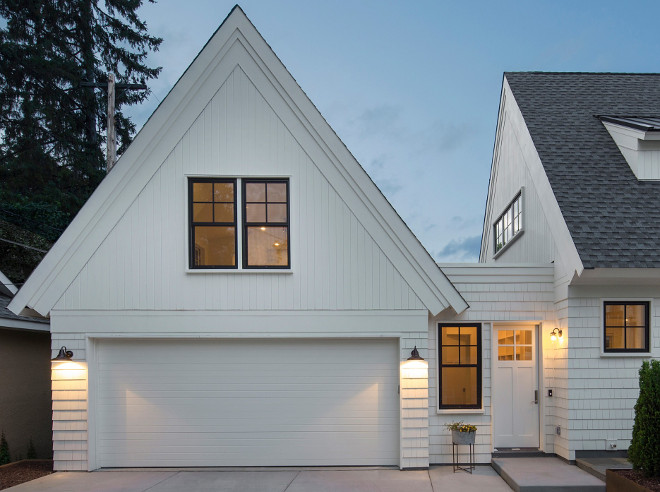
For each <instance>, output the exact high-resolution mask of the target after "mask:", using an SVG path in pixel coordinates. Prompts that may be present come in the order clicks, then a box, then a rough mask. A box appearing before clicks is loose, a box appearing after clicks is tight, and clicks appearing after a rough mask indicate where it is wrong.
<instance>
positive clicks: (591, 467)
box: [575, 457, 632, 481]
mask: <svg viewBox="0 0 660 492" xmlns="http://www.w3.org/2000/svg"><path fill="white" fill-rule="evenodd" d="M575 464H576V465H577V466H578V467H580V468H581V469H583V470H584V471H586V472H587V473H590V474H591V475H593V476H594V477H596V478H599V479H600V480H603V481H604V480H605V470H607V469H612V470H621V469H624V470H629V469H631V468H632V464H631V463H630V461H628V458H624V457H595V458H577V459H576V460H575Z"/></svg>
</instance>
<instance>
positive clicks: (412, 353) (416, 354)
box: [408, 345, 424, 360]
mask: <svg viewBox="0 0 660 492" xmlns="http://www.w3.org/2000/svg"><path fill="white" fill-rule="evenodd" d="M408 360H424V357H422V356H421V355H419V352H418V351H417V345H415V348H414V349H412V350H411V351H410V357H408Z"/></svg>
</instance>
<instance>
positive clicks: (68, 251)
mask: <svg viewBox="0 0 660 492" xmlns="http://www.w3.org/2000/svg"><path fill="white" fill-rule="evenodd" d="M232 37H233V38H234V39H232ZM236 43H240V44H241V46H242V47H243V48H244V49H245V50H247V51H248V53H249V54H250V55H251V58H252V59H253V61H254V62H256V63H258V65H259V68H260V70H255V71H252V77H255V78H256V77H258V76H259V73H262V74H263V75H265V76H267V77H268V79H269V82H270V84H267V85H266V86H265V87H273V88H275V89H276V90H277V92H278V93H279V95H280V97H281V99H282V100H284V101H286V103H287V104H288V106H289V108H290V110H291V111H292V112H293V113H294V115H295V116H296V118H297V119H298V121H299V122H300V124H302V125H303V126H304V127H306V128H307V132H299V134H300V135H305V134H308V135H310V136H313V137H314V138H313V140H315V144H316V145H315V146H316V147H317V148H319V149H322V150H323V152H324V153H325V155H326V156H327V157H328V158H330V160H331V162H332V163H333V164H334V170H331V171H334V174H335V176H334V177H332V178H330V179H331V181H330V182H331V183H332V184H333V185H336V186H339V187H343V188H345V189H344V190H338V191H339V192H340V195H341V196H343V197H346V196H351V198H352V199H353V200H352V201H353V202H354V203H355V202H358V201H361V202H362V204H363V207H356V210H353V212H354V213H356V215H357V216H358V218H359V219H360V220H361V221H362V222H363V225H364V226H365V228H367V230H368V231H370V234H372V236H373V237H374V239H375V240H376V241H377V242H378V243H379V244H380V245H381V247H383V248H384V252H385V254H386V255H387V256H388V257H389V258H390V260H391V261H393V263H394V265H395V266H396V267H397V268H398V269H400V273H401V274H402V276H403V277H404V278H405V279H406V280H407V281H408V282H409V284H410V285H411V288H412V289H413V291H415V293H416V294H417V295H418V296H419V297H420V299H421V300H422V302H423V303H424V304H425V305H426V306H427V308H428V309H429V311H431V312H432V313H436V312H440V311H442V310H443V309H445V308H446V307H447V306H448V305H451V306H452V307H453V308H454V309H455V310H456V311H457V312H461V311H463V310H464V309H465V308H467V303H466V302H465V301H464V300H463V298H462V297H461V296H460V294H459V293H458V291H457V290H456V289H455V288H454V287H453V285H452V284H451V282H449V280H448V279H447V278H446V277H445V276H444V274H443V273H442V272H441V270H440V269H439V268H438V267H437V266H436V265H435V263H434V262H433V260H432V258H431V257H430V255H429V254H428V252H426V250H425V249H424V248H423V247H422V246H421V244H420V243H419V242H418V241H417V240H416V238H415V237H414V235H413V234H412V232H411V231H410V230H409V229H408V228H407V226H406V225H405V224H404V223H403V221H402V220H401V218H400V217H399V216H398V215H397V214H396V212H395V211H394V210H393V208H392V207H391V205H390V204H389V202H387V200H386V199H385V198H384V197H383V196H382V194H381V193H380V192H379V190H378V189H377V188H376V186H375V185H374V183H373V182H372V181H371V179H370V178H369V177H368V176H367V174H366V172H364V170H363V169H362V168H361V166H360V165H359V164H358V163H357V161H356V160H355V159H354V158H353V156H352V155H351V154H350V153H349V152H348V150H347V149H346V147H345V146H344V145H343V144H342V143H341V141H340V140H339V138H338V137H337V136H336V134H335V133H334V132H333V131H332V129H331V128H330V127H329V125H328V124H327V122H325V120H324V119H323V117H322V116H321V114H320V113H319V112H318V110H317V109H316V108H315V107H314V105H313V104H312V103H311V101H309V99H308V98H307V96H306V95H305V94H304V92H303V91H302V89H300V87H299V86H298V84H297V83H296V82H295V80H294V79H293V77H292V76H291V75H290V74H289V72H288V71H287V70H286V68H285V67H284V65H283V64H282V63H281V62H280V61H279V59H278V58H277V57H276V55H275V54H274V53H273V51H272V50H271V49H270V47H269V46H268V44H267V43H266V42H265V41H264V40H263V38H262V37H261V35H260V34H259V33H258V32H257V30H256V29H255V28H254V26H253V25H252V24H251V23H250V21H249V20H248V19H247V17H246V16H245V14H244V13H243V12H242V11H241V10H240V9H234V10H233V11H232V13H231V14H230V16H229V17H228V18H227V19H226V20H225V22H224V23H223V25H222V26H221V28H220V29H218V31H216V33H215V34H214V36H213V37H212V38H211V40H209V42H208V43H207V45H206V46H205V47H204V48H203V50H202V51H201V52H200V54H199V55H198V56H197V58H196V59H195V61H194V62H193V63H192V64H191V66H190V67H189V68H188V70H187V71H186V72H185V73H184V74H183V76H182V77H181V79H180V80H179V81H178V82H177V83H176V85H175V86H174V88H173V89H172V90H171V91H170V93H169V94H168V96H167V97H166V98H165V99H164V100H163V102H162V103H161V105H160V106H159V107H158V108H157V109H156V111H155V112H154V114H153V115H152V116H151V118H149V120H148V121H147V123H146V124H145V126H144V127H143V129H142V130H141V131H140V132H139V133H138V135H137V136H136V138H135V140H134V141H133V143H132V144H131V146H129V148H128V149H127V151H126V152H125V153H124V155H123V156H122V157H121V159H119V161H118V162H117V164H116V165H115V167H114V168H113V171H112V172H111V173H110V174H109V175H108V176H107V177H106V178H105V179H104V180H103V182H102V183H101V184H100V185H99V187H98V188H97V190H96V191H95V192H94V193H93V194H92V196H91V197H90V199H89V200H88V202H87V204H85V206H84V207H83V208H82V209H81V211H80V212H79V214H78V215H77V216H76V218H75V219H74V221H73V222H72V223H71V225H70V226H69V227H68V228H67V230H66V231H65V233H64V234H63V235H62V237H61V238H60V240H58V242H57V243H56V244H55V245H54V246H53V248H52V249H51V251H50V252H49V253H48V254H47V255H46V257H45V258H44V260H43V261H42V262H41V264H40V265H39V267H38V268H37V270H35V272H34V273H33V275H32V276H31V277H30V279H29V280H28V282H27V283H26V285H25V286H24V287H23V289H21V290H20V291H19V292H18V294H17V296H16V297H15V298H14V300H13V301H12V303H10V305H9V309H10V310H12V311H13V312H20V311H21V310H22V309H23V308H24V307H25V306H27V305H29V306H31V307H32V308H34V309H35V310H36V311H37V312H39V313H40V314H42V315H46V314H47V313H48V312H49V311H50V309H52V307H53V306H54V305H55V303H56V302H57V300H58V299H59V298H60V297H61V295H62V293H63V292H65V290H66V288H67V287H68V286H69V285H70V283H71V281H72V280H73V279H74V278H75V275H76V274H77V273H78V272H79V271H80V270H81V269H82V268H83V266H84V264H85V263H86V262H87V261H88V259H89V258H90V257H91V256H92V254H93V253H94V251H95V250H96V249H97V248H98V246H99V245H100V244H101V242H102V241H103V239H104V238H105V237H106V236H107V234H108V233H109V232H110V231H111V229H112V227H114V225H115V224H116V223H117V222H118V221H119V219H120V218H121V216H122V215H123V214H124V213H125V211H126V210H127V209H128V207H129V206H130V204H131V203H132V202H133V201H134V199H135V198H136V197H137V196H138V194H139V191H140V190H141V188H142V187H144V185H145V184H146V183H147V182H148V181H149V179H150V178H151V177H152V176H153V174H154V173H155V172H156V171H157V169H158V167H159V166H160V165H161V163H162V162H163V161H164V160H165V158H166V157H167V155H168V154H169V153H170V152H171V150H172V149H173V148H174V146H175V144H176V142H178V140H179V138H180V136H181V135H183V133H184V132H185V130H186V129H187V128H188V127H189V126H190V124H192V120H193V119H194V117H196V115H198V114H199V112H201V110H202V108H203V106H204V105H206V104H207V103H208V101H209V100H210V99H211V97H212V94H213V92H212V91H214V90H217V83H216V84H212V83H211V84H206V82H207V81H208V79H209V78H210V77H211V76H212V75H215V76H216V77H217V73H216V70H217V67H218V66H219V65H220V64H221V61H224V62H225V63H224V64H223V66H224V67H225V68H227V67H229V68H230V69H231V70H233V68H234V67H235V65H236V63H238V60H228V59H225V57H226V56H227V55H231V53H232V50H231V48H232V47H233V46H235V45H236ZM234 51H236V50H234ZM242 61H243V65H246V66H249V60H247V61H246V60H242ZM242 68H243V67H242ZM231 70H229V72H230V71H231ZM227 75H228V73H227ZM217 78H219V77H217ZM222 80H224V79H222ZM258 87H259V86H258ZM276 99H277V98H276ZM267 100H269V99H268V98H267ZM269 102H270V101H269ZM174 115H177V118H173V116H174ZM183 115H185V117H184V116H183ZM327 142H330V144H329V145H328V144H327ZM307 143H308V144H309V143H310V142H307ZM166 144H169V145H166ZM304 148H305V147H304ZM342 160H346V161H348V162H350V164H351V165H349V167H351V168H352V169H350V170H349V169H347V167H345V166H343V164H342ZM138 163H139V165H138ZM336 174H339V175H341V176H342V178H343V179H337V178H338V176H336ZM344 184H345V186H344ZM358 191H361V192H362V193H358ZM342 192H346V195H345V194H344V193H342ZM361 194H362V196H363V197H364V199H362V197H361V196H360V195H361ZM362 210H364V211H365V212H366V211H368V212H370V213H368V214H367V213H364V212H362ZM390 224H394V226H393V227H390ZM402 237H403V238H405V239H402Z"/></svg>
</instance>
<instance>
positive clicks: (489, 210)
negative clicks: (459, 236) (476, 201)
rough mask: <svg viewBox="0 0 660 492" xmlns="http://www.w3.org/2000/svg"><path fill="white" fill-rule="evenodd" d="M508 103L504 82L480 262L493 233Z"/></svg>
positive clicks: (485, 211) (485, 253)
mask: <svg viewBox="0 0 660 492" xmlns="http://www.w3.org/2000/svg"><path fill="white" fill-rule="evenodd" d="M505 102H506V93H505V91H504V80H503V81H502V89H501V91H500V105H499V109H498V112H497V128H496V129H495V142H494V143H493V160H492V161H491V166H490V179H489V180H488V196H487V197H486V209H485V210H484V224H483V229H482V231H481V250H480V252H479V261H480V262H485V261H486V258H488V244H489V243H490V234H491V231H492V227H491V223H492V220H493V219H492V208H493V204H492V198H493V195H494V193H495V184H496V182H497V171H498V168H499V156H500V151H501V148H502V132H503V131H504V105H505Z"/></svg>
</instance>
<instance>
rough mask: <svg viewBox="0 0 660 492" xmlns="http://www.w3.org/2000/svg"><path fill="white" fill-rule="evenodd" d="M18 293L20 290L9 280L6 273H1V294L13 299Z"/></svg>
mask: <svg viewBox="0 0 660 492" xmlns="http://www.w3.org/2000/svg"><path fill="white" fill-rule="evenodd" d="M17 291H18V289H17V288H16V286H15V285H14V282H12V281H11V280H9V279H8V278H7V276H6V275H5V274H4V273H2V272H0V294H4V295H6V296H9V297H13V296H14V294H16V292H17Z"/></svg>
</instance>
